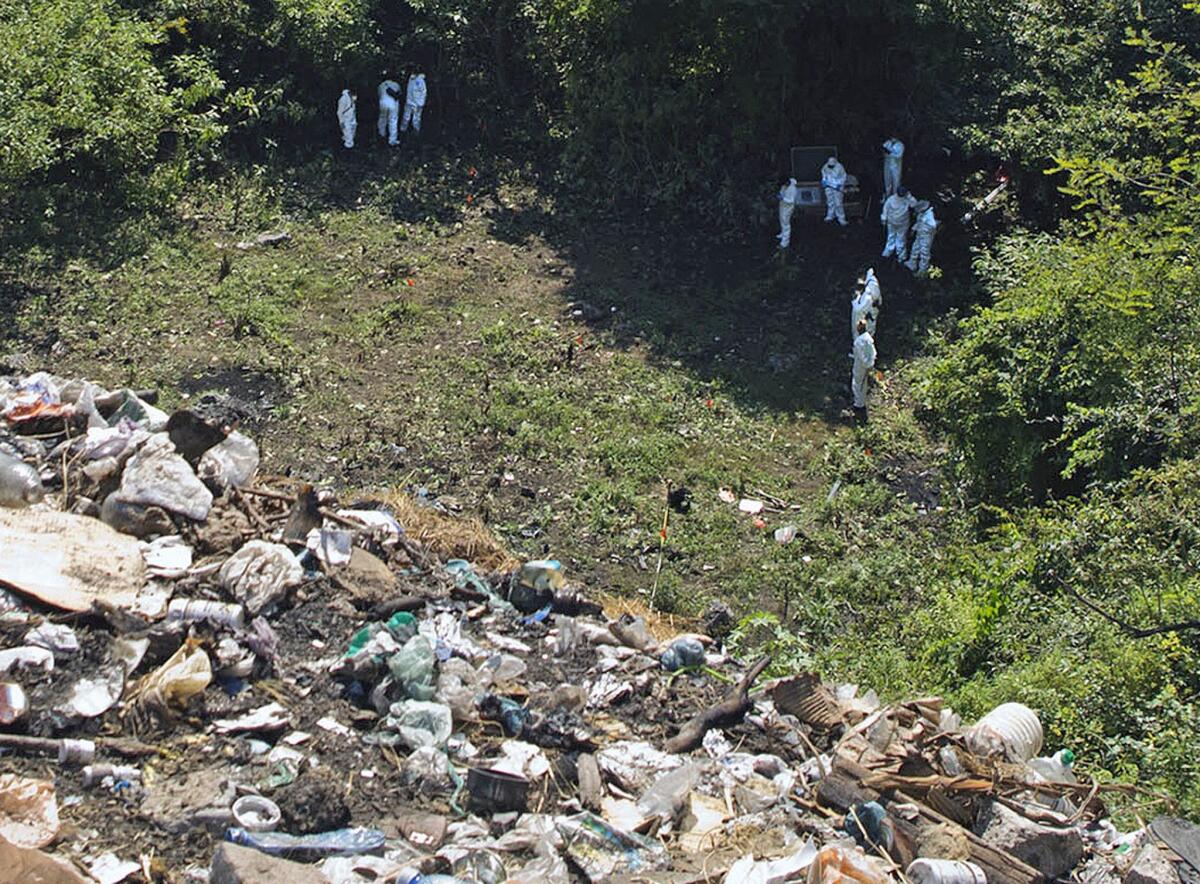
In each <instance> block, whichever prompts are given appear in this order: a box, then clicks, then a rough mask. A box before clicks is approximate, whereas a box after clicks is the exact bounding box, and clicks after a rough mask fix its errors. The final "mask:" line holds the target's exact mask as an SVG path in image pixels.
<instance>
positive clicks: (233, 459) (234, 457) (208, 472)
mask: <svg viewBox="0 0 1200 884" xmlns="http://www.w3.org/2000/svg"><path fill="white" fill-rule="evenodd" d="M258 462H259V454H258V445H256V444H255V442H254V440H253V439H251V438H250V437H249V436H243V435H242V434H241V433H239V432H238V431H237V430H234V431H233V432H232V433H230V434H229V435H228V436H226V437H225V438H224V439H223V440H222V441H220V442H218V443H217V444H216V445H214V446H213V447H212V448H210V449H208V451H206V452H204V454H203V455H201V457H200V463H198V464H197V465H196V474H197V475H198V476H199V477H200V478H201V479H203V480H205V481H208V482H211V483H213V484H214V485H216V486H217V487H218V488H228V487H230V486H233V487H234V488H241V487H242V486H243V485H248V484H249V483H250V480H251V479H253V478H254V474H255V473H257V472H258Z"/></svg>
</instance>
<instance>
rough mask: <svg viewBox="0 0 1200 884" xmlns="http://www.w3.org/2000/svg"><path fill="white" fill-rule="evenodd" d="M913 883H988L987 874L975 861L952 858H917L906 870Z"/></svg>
mask: <svg viewBox="0 0 1200 884" xmlns="http://www.w3.org/2000/svg"><path fill="white" fill-rule="evenodd" d="M904 875H905V877H907V878H908V880H909V881H911V882H912V884H987V875H985V874H984V873H983V869H981V868H979V866H977V865H975V863H964V862H956V861H955V860H952V859H917V860H913V861H912V863H910V864H909V866H908V869H907V870H906V871H905V872H904Z"/></svg>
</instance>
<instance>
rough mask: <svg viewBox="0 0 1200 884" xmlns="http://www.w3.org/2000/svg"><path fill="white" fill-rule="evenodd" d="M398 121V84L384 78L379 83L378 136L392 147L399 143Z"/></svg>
mask: <svg viewBox="0 0 1200 884" xmlns="http://www.w3.org/2000/svg"><path fill="white" fill-rule="evenodd" d="M399 123H400V84H399V83H397V82H396V81H395V80H384V81H383V82H382V83H380V84H379V125H378V129H379V137H380V138H387V143H388V144H389V145H391V146H393V147H395V146H396V145H397V144H399V143H400V136H399V135H398V134H397V131H396V130H397V126H398V125H399Z"/></svg>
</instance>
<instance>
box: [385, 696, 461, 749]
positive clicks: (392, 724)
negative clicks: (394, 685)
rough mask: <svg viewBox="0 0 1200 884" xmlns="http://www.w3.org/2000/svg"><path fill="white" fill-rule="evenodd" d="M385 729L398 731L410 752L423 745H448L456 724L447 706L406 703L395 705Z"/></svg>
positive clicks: (417, 701) (405, 701) (408, 701)
mask: <svg viewBox="0 0 1200 884" xmlns="http://www.w3.org/2000/svg"><path fill="white" fill-rule="evenodd" d="M384 727H385V728H386V729H387V730H390V731H395V732H396V733H397V734H398V735H399V736H400V740H401V742H403V743H404V744H405V745H406V746H408V747H409V748H410V749H420V748H421V747H422V746H444V745H446V740H448V739H449V738H450V733H451V731H452V730H453V729H454V724H453V721H452V718H451V715H450V708H449V707H448V706H443V705H442V704H441V703H424V702H422V701H420V700H404V701H402V702H400V703H393V704H392V706H391V710H390V714H389V715H388V717H387V718H386V719H385V721H384Z"/></svg>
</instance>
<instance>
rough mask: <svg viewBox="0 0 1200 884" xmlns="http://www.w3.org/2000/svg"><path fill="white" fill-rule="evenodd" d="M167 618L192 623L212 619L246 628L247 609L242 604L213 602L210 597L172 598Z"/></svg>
mask: <svg viewBox="0 0 1200 884" xmlns="http://www.w3.org/2000/svg"><path fill="white" fill-rule="evenodd" d="M167 619H168V620H179V621H182V622H184V623H191V622H193V621H195V620H211V621H213V622H214V623H219V624H221V625H222V626H232V627H233V628H235V629H244V628H245V626H246V609H245V608H244V607H242V606H241V605H229V604H226V603H225V602H211V601H209V600H208V599H172V600H171V604H169V605H167Z"/></svg>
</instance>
